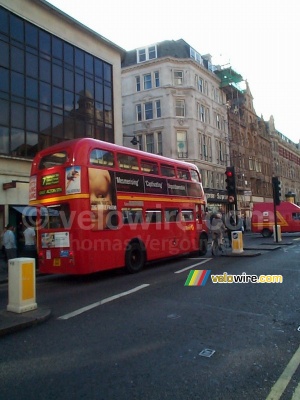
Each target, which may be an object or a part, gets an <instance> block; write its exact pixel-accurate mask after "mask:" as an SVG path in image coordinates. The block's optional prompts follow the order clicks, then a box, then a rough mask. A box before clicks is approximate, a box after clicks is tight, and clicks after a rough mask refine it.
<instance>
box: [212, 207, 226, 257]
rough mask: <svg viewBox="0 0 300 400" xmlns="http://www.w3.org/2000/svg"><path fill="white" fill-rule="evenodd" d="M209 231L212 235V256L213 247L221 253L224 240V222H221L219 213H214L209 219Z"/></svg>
mask: <svg viewBox="0 0 300 400" xmlns="http://www.w3.org/2000/svg"><path fill="white" fill-rule="evenodd" d="M210 230H211V233H212V247H211V253H212V255H214V251H213V249H214V247H215V246H217V247H218V249H219V250H221V251H222V246H221V245H222V243H223V238H224V233H225V231H226V228H225V225H224V222H223V220H222V214H221V213H214V214H212V215H211V217H210Z"/></svg>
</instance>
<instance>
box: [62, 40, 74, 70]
mask: <svg viewBox="0 0 300 400" xmlns="http://www.w3.org/2000/svg"><path fill="white" fill-rule="evenodd" d="M73 56H74V48H73V46H71V45H70V44H68V43H64V61H65V63H67V64H70V65H73V63H74V61H73Z"/></svg>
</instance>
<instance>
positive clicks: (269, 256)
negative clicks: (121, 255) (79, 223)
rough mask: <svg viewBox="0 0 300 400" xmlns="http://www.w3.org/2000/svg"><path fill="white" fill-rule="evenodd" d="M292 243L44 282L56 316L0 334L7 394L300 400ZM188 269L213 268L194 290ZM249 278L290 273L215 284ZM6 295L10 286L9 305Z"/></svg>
mask: <svg viewBox="0 0 300 400" xmlns="http://www.w3.org/2000/svg"><path fill="white" fill-rule="evenodd" d="M294 239H295V237H292V238H291V241H292V244H291V245H289V246H281V248H280V249H278V250H275V251H263V252H262V254H261V255H260V256H258V257H249V258H248V257H243V258H229V257H219V258H215V259H211V258H209V257H204V258H181V259H177V260H172V261H168V262H162V263H156V264H154V265H151V266H148V267H147V268H146V269H145V270H144V271H142V272H141V273H139V274H136V275H127V274H126V273H125V272H123V271H121V270H119V271H113V272H109V273H104V274H103V273H102V274H97V275H95V276H89V277H82V278H76V277H65V276H58V275H56V276H45V277H42V278H38V280H37V288H36V290H37V303H38V305H47V306H48V307H50V308H51V309H52V318H51V319H50V320H48V321H47V322H46V323H44V324H41V325H37V326H35V327H33V328H30V329H26V330H24V331H21V332H17V333H15V334H12V335H9V336H5V337H3V338H1V343H0V346H1V347H0V358H1V368H0V393H1V398H3V399H8V400H10V399H19V400H22V399H24V400H25V399H26V400H30V399H34V400H38V399H57V400H59V399H97V400H98V399H99V400H102V399H103V400H116V399H130V400H131V399H136V400H141V399H143V400H162V399H168V400H169V399H170V400H189V399H191V400H194V399H205V400H206V399H213V400H214V399H222V400H235V399H236V400H241V399H249V400H252V399H255V400H260V399H267V398H268V400H270V399H273V400H276V399H279V398H280V399H281V400H286V399H293V400H296V399H299V398H300V395H299V392H300V385H299V382H300V368H299V367H298V365H299V362H300V350H298V348H299V338H300V332H299V330H298V328H299V326H300V306H299V304H300V303H299V286H300V279H299V268H300V263H299V254H300V241H298V240H294ZM260 243H261V239H258V238H253V245H254V246H259V245H260ZM191 269H192V270H204V269H205V270H210V271H211V274H210V277H209V279H208V281H207V283H206V284H205V286H193V287H191V286H185V282H186V280H187V277H188V275H189V271H190V270H191ZM243 272H245V273H246V274H248V275H262V274H265V275H267V274H272V275H274V274H276V275H278V274H281V275H282V276H283V283H281V284H280V283H265V284H254V283H247V284H241V283H240V284H237V283H230V284H229V283H227V284H224V283H223V284H221V283H217V284H216V283H215V284H214V283H212V280H211V275H212V274H214V275H216V274H220V275H222V276H223V273H227V274H228V275H232V274H237V275H241V274H242V273H243ZM6 296H7V286H6V285H1V286H0V304H4V303H5V301H6ZM203 350H204V356H203V355H200V353H201V351H203ZM207 355H208V356H209V357H207ZM282 374H283V375H282ZM298 385H299V386H298ZM297 393H298V394H297ZM268 396H269V397H268ZM293 396H294V397H293Z"/></svg>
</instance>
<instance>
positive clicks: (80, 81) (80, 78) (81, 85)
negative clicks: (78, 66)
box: [75, 74, 84, 93]
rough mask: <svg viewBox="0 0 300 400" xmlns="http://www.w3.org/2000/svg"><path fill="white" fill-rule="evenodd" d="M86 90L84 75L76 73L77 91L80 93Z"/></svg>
mask: <svg viewBox="0 0 300 400" xmlns="http://www.w3.org/2000/svg"><path fill="white" fill-rule="evenodd" d="M83 90H84V79H83V75H80V74H75V92H76V93H80V92H82V91H83Z"/></svg>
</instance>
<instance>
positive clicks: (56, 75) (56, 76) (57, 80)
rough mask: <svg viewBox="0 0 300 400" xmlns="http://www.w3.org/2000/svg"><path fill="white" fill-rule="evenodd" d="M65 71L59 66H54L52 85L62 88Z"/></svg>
mask: <svg viewBox="0 0 300 400" xmlns="http://www.w3.org/2000/svg"><path fill="white" fill-rule="evenodd" d="M62 74H63V70H62V67H60V66H59V65H55V64H52V83H53V85H55V86H59V87H62V85H63V78H62Z"/></svg>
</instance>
